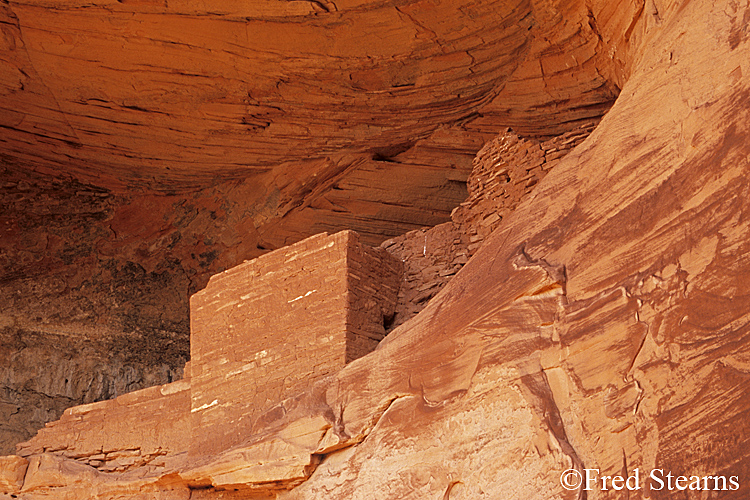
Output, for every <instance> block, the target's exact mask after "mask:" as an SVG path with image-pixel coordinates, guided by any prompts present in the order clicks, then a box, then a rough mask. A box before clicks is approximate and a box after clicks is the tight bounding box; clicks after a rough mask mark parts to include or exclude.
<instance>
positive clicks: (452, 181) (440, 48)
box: [0, 0, 632, 451]
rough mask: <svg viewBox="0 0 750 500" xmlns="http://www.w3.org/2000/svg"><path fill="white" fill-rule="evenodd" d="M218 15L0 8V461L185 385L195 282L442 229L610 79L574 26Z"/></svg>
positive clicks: (597, 39)
mask: <svg viewBox="0 0 750 500" xmlns="http://www.w3.org/2000/svg"><path fill="white" fill-rule="evenodd" d="M214 3H216V5H213V4H211V3H208V2H197V1H188V2H180V3H175V2H164V3H161V2H150V1H139V0H136V1H130V0H128V1H122V2H120V1H114V0H113V1H109V0H104V1H98V0H97V1H95V2H89V1H82V2H79V1H75V0H73V1H68V0H65V1H64V2H49V1H46V0H21V1H16V0H13V1H8V2H3V3H0V31H1V32H2V33H1V35H2V36H0V60H1V61H2V63H1V64H0V172H1V173H0V178H1V180H2V184H0V231H1V232H2V233H1V236H2V238H0V263H1V264H2V268H1V269H0V345H2V346H3V347H2V349H0V366H4V367H7V369H6V371H5V372H4V374H3V375H2V378H1V379H0V387H2V388H3V391H2V393H1V394H0V443H5V444H0V450H5V451H10V450H11V449H12V445H13V443H15V442H17V441H19V440H22V439H26V438H28V437H30V436H31V435H32V433H33V432H34V431H35V430H36V429H37V428H38V427H39V426H40V425H42V424H43V423H44V422H45V421H48V420H50V419H54V418H56V417H58V416H59V415H60V414H61V412H62V410H63V409H64V408H66V407H68V406H70V405H73V404H82V403H89V402H92V401H97V400H101V399H106V398H110V397H115V396H117V395H120V394H123V393H125V392H127V391H131V390H134V389H138V388H142V387H145V386H149V385H153V384H159V383H167V382H169V381H171V380H174V379H176V378H179V377H181V376H182V365H183V363H184V361H185V360H186V359H187V358H188V357H189V346H188V334H189V331H188V297H189V295H190V294H192V293H194V292H196V291H198V290H200V289H201V288H202V287H203V286H205V284H206V282H207V280H208V277H209V276H211V275H212V274H215V273H217V272H221V271H223V270H224V269H227V268H229V267H231V266H233V265H236V264H239V263H240V262H242V261H243V260H246V259H252V258H254V257H257V256H258V255H260V254H262V253H264V252H266V251H268V250H272V249H275V248H279V247H281V246H284V245H287V244H290V243H294V242H296V241H299V240H301V239H303V238H305V237H307V236H310V235H312V234H316V233H319V232H323V231H328V232H331V233H333V232H337V231H339V230H342V229H353V230H356V231H357V232H359V233H360V235H361V236H362V239H363V241H364V242H366V243H369V244H373V245H376V244H379V243H380V242H382V241H383V240H384V239H387V238H390V237H394V236H397V235H400V234H403V233H404V232H407V231H411V230H416V229H419V228H421V227H425V226H427V227H429V226H434V225H436V224H440V223H443V222H446V221H448V220H449V217H450V213H451V211H452V209H453V208H455V206H456V205H458V204H459V203H460V202H461V201H463V200H464V199H465V197H466V189H465V181H466V179H467V177H468V175H469V173H470V171H471V160H472V158H473V157H474V154H475V153H476V151H477V150H479V148H480V147H481V146H482V144H483V143H484V142H485V141H486V140H489V139H491V138H492V137H494V136H495V135H496V133H497V131H498V130H499V129H500V128H501V127H506V126H513V127H514V129H515V130H516V131H517V132H519V133H522V134H532V135H539V136H552V135H556V134H558V133H560V132H564V131H567V130H571V129H575V128H577V127H578V126H579V125H580V124H581V123H585V122H586V121H588V120H589V119H591V118H597V117H599V116H601V115H602V114H603V113H604V112H605V111H606V110H607V109H608V108H609V106H610V105H611V103H612V102H613V100H614V98H615V97H616V95H617V88H618V85H620V83H621V81H622V78H623V76H622V75H623V74H624V71H625V69H626V68H625V66H626V65H625V64H624V63H623V60H625V59H623V58H624V57H625V56H624V54H625V52H623V53H622V54H621V53H620V52H621V51H622V49H618V50H615V51H614V52H612V53H611V54H614V55H615V56H616V57H615V59H614V60H613V59H612V58H611V57H610V55H611V54H610V52H608V50H609V49H608V47H609V45H610V43H613V42H616V41H618V40H619V39H618V38H617V37H618V36H621V35H619V34H616V35H615V36H614V37H613V39H612V40H609V39H607V38H606V37H605V38H604V39H602V38H601V36H600V35H601V34H600V33H599V32H598V31H597V30H598V28H597V26H596V23H593V22H592V21H591V18H590V16H589V14H588V13H587V12H586V10H585V9H584V8H583V6H582V5H579V4H575V5H574V4H571V5H570V6H568V5H567V4H566V5H561V6H558V7H554V6H552V7H550V6H547V5H546V4H538V5H537V4H530V3H528V2H518V1H508V2H503V3H501V4H497V2H490V1H489V0H482V1H479V2H470V3H465V2H453V1H439V2H425V1H414V0H410V1H405V2H399V3H397V4H393V3H391V2H381V1H359V0H357V1H339V2H305V1H293V2H285V1H276V0H257V1H252V2H235V1H233V2H214ZM219 3H220V4H221V5H219ZM562 13H564V15H563V14H562ZM631 14H632V13H631V12H629V11H628V10H627V9H626V14H625V15H626V16H627V15H631ZM82 345H85V346H87V347H86V350H87V351H89V352H87V353H86V355H84V356H82V355H78V354H76V353H77V352H79V351H81V350H82V349H83V348H82V347H81V346H82ZM26 346H32V347H31V349H27V347H26ZM57 346H60V347H61V348H62V351H63V352H64V353H65V354H64V355H62V356H61V355H60V352H59V351H58V349H56V347H57ZM32 351H33V352H32ZM21 358H23V361H22V360H21ZM31 364H33V365H41V366H45V365H55V366H61V365H64V366H65V369H64V370H62V371H63V372H64V373H61V374H59V375H55V380H59V381H60V382H62V381H64V380H68V382H62V383H60V384H58V383H57V382H54V383H53V382H52V381H49V380H46V379H45V375H44V374H39V373H35V372H33V370H32V371H30V370H29V369H28V366H29V365H31ZM56 384H57V385H61V386H62V387H53V386H55V385H56ZM66 384H67V385H66ZM32 408H33V410H32ZM5 422H10V423H9V424H7V425H6V424H5Z"/></svg>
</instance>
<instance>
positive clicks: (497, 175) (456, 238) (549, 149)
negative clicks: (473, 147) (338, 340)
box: [381, 123, 595, 329]
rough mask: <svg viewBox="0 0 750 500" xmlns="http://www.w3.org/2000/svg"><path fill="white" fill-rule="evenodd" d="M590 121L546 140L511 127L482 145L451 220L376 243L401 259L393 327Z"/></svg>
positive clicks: (442, 281) (462, 260)
mask: <svg viewBox="0 0 750 500" xmlns="http://www.w3.org/2000/svg"><path fill="white" fill-rule="evenodd" d="M594 127H595V123H590V124H585V125H582V126H581V128H580V129H577V130H573V131H571V132H566V133H565V134H562V135H559V136H556V137H554V138H552V139H549V140H546V141H542V142H540V141H537V140H534V139H521V138H519V137H518V135H516V134H515V133H513V132H511V131H505V132H503V133H501V134H500V136H498V137H496V138H494V139H493V140H491V141H489V142H488V143H487V144H485V146H484V147H482V149H481V150H480V151H479V153H477V156H476V158H474V162H473V164H474V168H473V170H472V172H471V175H470V176H469V179H468V188H469V197H468V199H467V200H465V201H464V202H462V203H461V204H460V205H459V206H458V207H456V208H455V209H454V210H453V212H452V213H451V219H452V221H451V222H446V223H444V224H440V225H437V226H435V227H432V228H423V229H420V230H417V231H410V232H408V233H406V234H404V235H402V236H398V237H396V238H393V239H390V240H387V241H384V242H383V244H382V245H381V246H382V247H383V248H385V249H386V250H388V251H389V252H390V253H392V254H393V255H395V256H396V257H398V258H400V259H401V260H403V261H404V264H405V268H406V270H405V275H404V281H403V283H402V284H401V288H400V289H399V298H398V303H397V305H396V314H395V316H394V318H393V321H392V322H391V323H390V325H389V326H390V328H391V329H393V328H395V327H397V326H399V325H401V324H402V323H404V322H406V321H407V320H409V319H411V318H412V317H414V315H416V314H417V313H419V311H421V310H422V309H424V307H425V306H426V305H427V303H428V301H429V300H430V299H431V298H432V297H434V296H435V295H436V294H437V293H438V292H439V291H440V290H441V289H442V288H443V287H444V286H445V285H446V284H447V283H448V282H449V281H450V280H451V279H452V278H453V276H455V274H456V273H457V272H458V271H459V270H460V269H461V268H462V267H463V266H464V264H466V263H467V262H468V260H469V259H470V258H471V256H473V255H474V253H475V252H476V251H477V249H478V248H479V247H480V246H481V245H482V243H483V242H484V240H485V239H486V238H487V237H488V236H489V235H490V234H491V233H492V231H494V230H495V228H497V227H498V226H499V225H500V223H501V222H502V220H503V219H504V218H505V217H507V216H508V215H509V214H510V213H511V212H513V210H515V208H516V207H517V206H518V204H519V203H520V202H521V201H522V200H523V199H524V198H526V197H527V196H528V195H530V194H531V192H532V190H533V189H534V186H536V185H537V183H538V182H539V181H540V180H541V179H542V178H543V177H544V176H545V175H547V173H548V172H549V171H550V170H551V169H552V168H553V167H554V166H555V165H556V164H557V163H558V162H559V161H560V159H561V158H563V157H564V156H565V155H566V154H567V153H568V152H570V150H572V149H573V148H574V147H575V146H577V145H578V144H580V143H581V142H583V140H584V139H585V138H586V137H588V135H589V134H590V133H591V130H593V128H594Z"/></svg>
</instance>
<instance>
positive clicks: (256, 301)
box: [190, 231, 403, 454]
mask: <svg viewBox="0 0 750 500" xmlns="http://www.w3.org/2000/svg"><path fill="white" fill-rule="evenodd" d="M402 273H403V268H402V263H401V262H400V261H399V260H397V259H395V258H394V257H392V256H391V255H390V254H388V253H387V252H386V251H385V250H383V249H380V248H370V247H366V246H363V245H360V243H359V237H358V235H357V233H354V232H352V231H342V232H340V233H337V234H334V235H332V236H329V235H327V234H325V233H323V234H319V235H316V236H313V237H311V238H308V239H306V240H303V241H301V242H299V243H296V244H294V245H291V246H288V247H284V248H281V249H279V250H276V251H273V252H270V253H268V254H265V255H263V256H261V257H258V258H257V259H254V260H252V261H248V262H245V263H243V264H241V265H239V266H237V267H234V268H232V269H229V270H227V271H225V272H223V273H221V274H217V275H215V276H213V277H212V278H211V280H210V281H209V283H208V286H207V287H206V288H205V289H204V290H202V291H201V292H198V293H196V294H195V295H193V297H192V298H191V300H190V310H191V319H190V322H191V346H190V354H191V361H190V377H191V381H190V382H191V427H192V429H193V436H192V440H191V446H190V449H191V452H192V453H195V454H205V453H214V452H218V451H221V450H224V449H227V448H229V447H230V446H232V445H234V444H236V443H238V442H239V441H240V440H241V439H242V438H243V437H245V436H247V435H248V434H249V433H250V432H251V426H252V423H253V420H254V418H255V417H256V416H258V414H259V413H260V412H261V411H263V410H266V409H268V408H269V407H271V406H273V405H274V404H277V403H278V402H280V401H282V400H284V399H286V398H288V397H290V396H292V395H294V394H296V393H299V392H302V391H303V390H305V389H306V388H307V387H308V386H310V385H311V384H312V383H313V382H315V381H317V380H319V379H321V378H323V377H325V376H327V375H329V374H332V373H334V372H336V371H337V370H339V369H340V368H342V367H343V366H344V365H345V364H346V363H348V362H350V361H353V360H355V359H357V358H359V357H361V356H363V355H365V354H367V353H369V352H371V351H372V350H373V349H375V347H376V346H377V344H378V342H379V341H380V340H381V339H382V338H383V337H384V336H385V329H384V325H383V324H384V320H385V319H387V318H388V317H390V316H392V315H393V313H394V308H395V304H396V299H397V295H398V288H399V283H400V281H401V276H402Z"/></svg>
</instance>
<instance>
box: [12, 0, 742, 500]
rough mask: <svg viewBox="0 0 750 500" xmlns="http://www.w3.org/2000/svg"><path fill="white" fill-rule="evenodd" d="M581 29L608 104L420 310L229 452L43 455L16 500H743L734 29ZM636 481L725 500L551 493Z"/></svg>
mask: <svg viewBox="0 0 750 500" xmlns="http://www.w3.org/2000/svg"><path fill="white" fill-rule="evenodd" d="M536 7H537V8H540V9H541V10H540V11H541V12H545V13H547V14H548V15H549V17H550V18H554V17H555V16H554V14H555V11H554V9H553V8H552V6H551V5H549V4H546V3H543V4H537V5H536ZM579 7H581V11H580V14H581V16H578V17H576V19H581V20H584V21H585V22H586V26H588V28H589V29H591V30H592V31H594V32H595V33H597V34H598V37H600V38H599V39H600V42H601V44H599V43H597V44H596V48H595V49H592V50H594V51H595V52H596V53H600V54H606V56H607V57H611V58H612V60H613V61H615V63H613V67H611V68H610V69H611V71H612V73H611V75H613V76H612V78H613V79H615V80H616V81H619V82H620V83H622V92H621V94H620V96H619V98H618V101H617V102H616V104H615V105H614V107H613V108H612V110H611V111H610V112H609V114H607V115H606V116H605V117H604V119H603V120H602V121H601V123H600V124H599V126H598V127H597V128H596V130H594V131H593V132H592V134H591V135H590V136H589V137H588V138H587V139H586V140H585V141H584V142H583V143H581V144H579V145H578V146H577V147H575V148H574V149H573V150H572V151H571V152H570V153H569V154H568V155H566V156H565V157H564V158H562V159H561V160H560V161H559V163H558V164H557V166H556V167H555V168H554V169H552V170H551V171H550V172H549V173H548V174H547V175H546V176H545V177H544V178H543V179H542V180H541V181H540V182H539V183H538V184H537V185H536V187H535V189H534V191H533V192H532V193H531V194H530V195H529V196H527V197H525V198H524V199H523V200H522V201H521V202H520V204H519V205H518V207H517V208H516V210H515V211H514V212H513V213H511V214H509V215H507V217H505V218H504V219H503V220H502V221H501V222H500V223H499V225H498V226H497V228H496V229H495V231H494V232H493V233H492V234H491V235H489V236H488V237H487V238H486V239H485V240H484V243H483V244H482V246H481V248H479V249H478V250H477V251H476V253H475V254H474V256H473V257H472V258H471V260H470V261H469V262H467V263H466V265H465V266H463V268H462V269H461V270H460V272H458V273H457V274H456V275H455V277H454V278H453V279H452V280H451V281H450V283H448V284H447V285H445V287H444V288H443V289H442V290H441V291H440V292H439V293H438V294H437V295H436V296H435V297H434V298H432V299H431V300H430V302H429V304H428V305H427V307H425V308H424V309H423V310H422V311H421V312H420V313H419V314H417V315H416V316H414V317H413V318H412V319H411V320H410V321H408V322H406V323H404V324H402V325H401V326H400V327H398V328H397V329H395V330H394V331H393V332H391V334H390V335H389V336H388V337H387V338H386V339H385V340H384V341H383V342H382V343H381V344H380V347H379V348H378V349H377V350H376V351H375V352H374V353H372V354H370V355H368V356H365V357H363V358H361V359H359V360H357V361H355V362H353V363H350V364H349V365H348V366H346V367H345V368H343V369H342V370H340V371H339V372H337V373H336V374H334V375H332V376H331V377H329V378H326V379H322V380H320V381H318V382H317V383H316V384H314V385H313V387H312V388H310V389H308V390H306V391H305V392H303V393H301V394H299V395H297V396H294V397H292V398H289V399H287V400H285V401H283V402H281V403H280V404H279V405H278V406H277V407H275V408H272V409H270V410H268V411H267V412H265V413H264V414H263V415H261V416H260V417H259V418H258V419H257V423H258V425H257V426H256V427H255V428H254V429H253V432H252V433H249V434H247V435H245V436H244V441H242V442H239V443H237V444H236V446H234V447H233V448H230V449H228V450H225V451H224V452H222V453H220V454H217V455H213V456H211V457H206V458H205V459H204V460H200V461H195V462H191V461H190V460H188V461H187V462H183V463H181V464H179V465H176V466H175V467H174V468H172V469H169V470H167V469H166V468H162V469H154V468H149V467H148V466H146V467H142V468H137V469H134V470H132V471H129V472H124V473H116V472H115V473H105V472H101V471H97V470H94V469H93V468H92V467H90V466H88V465H84V464H82V463H80V462H77V461H76V460H74V459H71V458H65V457H62V456H57V455H51V454H39V455H35V456H31V457H30V464H29V466H28V471H27V472H26V474H25V478H24V485H23V487H22V489H21V492H20V494H19V495H18V496H19V498H26V499H34V498H44V497H45V496H46V497H50V496H53V497H54V498H86V497H87V496H88V497H98V498H117V497H118V496H120V497H122V496H131V497H134V498H137V496H138V495H141V496H149V497H154V498H231V497H233V496H235V497H246V498H247V497H251V498H252V497H253V496H258V497H263V496H265V497H271V498H273V497H276V498H279V499H285V498H286V499H290V498H296V499H305V498H334V499H335V498H342V499H343V498H347V499H351V498H367V499H369V498H393V499H396V498H398V499H402V498H430V497H436V498H444V499H446V498H450V499H453V500H455V499H460V498H466V499H468V498H471V499H476V498H571V499H572V498H584V497H586V498H620V497H622V496H623V494H625V493H626V494H627V496H628V497H629V498H684V497H688V498H691V495H692V497H696V498H704V497H708V498H710V497H712V496H717V497H720V498H729V499H732V498H737V499H739V498H745V497H746V496H747V494H748V488H749V487H750V483H748V478H750V455H749V453H750V452H749V451H748V450H750V446H748V444H749V443H748V436H750V429H748V422H749V421H750V420H748V416H749V414H748V407H747V404H746V401H747V399H748V388H749V387H750V385H748V374H749V373H750V367H749V366H750V365H748V360H749V359H750V353H749V352H748V346H749V345H750V343H749V342H748V340H750V339H748V335H749V334H750V333H749V332H750V329H749V328H748V325H749V324H750V318H749V317H748V312H749V311H750V300H749V299H748V297H750V289H748V283H749V281H748V279H747V278H748V273H750V268H749V267H748V264H749V260H748V255H750V248H749V247H748V242H750V224H748V220H747V213H748V211H749V210H750V207H749V206H748V203H749V201H748V200H750V191H749V190H748V184H747V182H746V179H747V178H748V174H749V170H750V164H749V159H750V147H749V146H748V144H750V143H748V141H747V137H748V135H749V134H750V128H749V127H748V123H750V104H749V103H750V91H749V90H748V88H749V87H750V85H749V84H748V78H747V76H746V75H747V73H748V68H747V67H746V65H747V61H748V60H750V57H749V56H750V47H749V46H748V30H747V22H748V19H750V5H748V4H747V2H745V3H739V2H737V3H715V2H709V1H693V2H688V3H678V2H666V1H665V2H653V1H649V2H646V3H642V4H624V3H622V2H609V3H593V4H591V5H589V6H588V8H584V6H579ZM542 8H543V9H542ZM572 12H576V11H575V10H572ZM570 15H571V16H573V14H570ZM561 17H562V16H561ZM574 17H575V16H574ZM565 19H569V18H568V17H566V18H565ZM572 26H576V23H575V22H573V23H572ZM578 29H580V25H578ZM534 43H536V44H539V45H542V44H544V43H546V42H545V41H544V39H543V38H542V37H540V38H536V39H534ZM567 54H568V53H565V55H567ZM562 65H563V66H564V62H563V63H562ZM544 68H545V64H541V65H539V72H540V73H541V74H542V75H544V74H545V73H544V71H543V69H544ZM707 68H710V71H709V70H707ZM528 74H529V75H532V76H533V73H532V72H531V71H529V73H528ZM608 76H610V75H608ZM618 78H619V80H617V79H618ZM528 80H529V81H527V82H525V85H520V84H517V85H516V88H517V89H518V88H521V89H524V90H527V89H528V90H529V92H532V90H531V89H533V85H532V84H531V83H532V82H533V81H534V79H533V78H532V77H530V78H529V79H528ZM540 80H542V81H544V79H541V78H540ZM508 106H510V104H508ZM519 109H523V106H520V107H519ZM542 113H543V111H542V112H541V113H540V114H542ZM636 468H637V469H639V470H640V471H641V474H642V477H644V476H647V475H648V472H649V471H650V470H654V469H661V470H663V471H664V473H665V474H666V472H671V473H672V474H674V475H686V476H690V475H695V476H696V477H699V476H700V477H708V476H722V477H727V478H731V477H734V478H736V479H737V484H738V485H739V488H738V489H734V490H732V489H729V488H727V489H726V490H724V491H715V490H714V488H711V487H710V486H713V484H708V486H709V488H707V489H708V490H710V491H699V490H695V489H694V490H690V491H678V490H674V489H673V491H667V490H662V491H649V486H650V483H648V482H646V481H645V480H644V481H642V482H641V485H640V486H641V489H640V490H635V491H629V492H618V491H614V490H612V489H609V490H607V491H601V489H597V488H595V489H593V490H591V491H582V490H581V488H580V487H577V488H574V489H572V490H566V489H564V487H563V485H562V484H561V482H560V477H561V473H562V472H563V471H565V470H566V469H573V470H576V471H579V472H581V471H583V470H584V469H597V470H598V474H599V475H600V476H604V475H607V476H613V475H616V474H622V475H629V474H632V473H633V471H634V470H635V469H636ZM698 486H699V487H700V488H701V490H703V489H704V488H703V487H701V486H702V485H701V484H699V485H698ZM222 488H226V489H227V490H226V491H225V490H222ZM238 488H244V489H245V491H241V492H237V493H232V492H230V491H231V490H234V489H238Z"/></svg>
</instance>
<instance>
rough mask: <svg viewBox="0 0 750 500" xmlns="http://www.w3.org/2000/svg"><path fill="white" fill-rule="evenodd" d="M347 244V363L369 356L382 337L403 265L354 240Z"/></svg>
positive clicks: (396, 296) (386, 253) (393, 303)
mask: <svg viewBox="0 0 750 500" xmlns="http://www.w3.org/2000/svg"><path fill="white" fill-rule="evenodd" d="M353 234H356V233H353ZM348 243H349V251H348V252H347V266H346V268H347V276H346V279H347V290H348V293H349V298H348V299H347V302H348V303H347V308H346V310H347V318H346V325H347V326H346V362H347V363H349V362H351V361H354V360H355V359H357V358H361V357H362V356H364V355H365V354H368V353H370V352H372V351H373V350H374V349H375V348H376V347H377V346H378V343H379V342H380V341H381V340H383V338H384V337H385V334H386V330H385V326H386V324H387V323H389V322H390V321H392V320H393V315H394V314H395V312H396V299H397V298H398V289H399V281H400V280H401V279H402V275H403V264H402V263H401V262H399V261H398V260H396V259H394V258H393V257H392V256H391V255H390V254H389V253H388V252H386V251H385V250H384V249H382V248H371V247H368V246H363V245H360V244H359V242H358V239H357V238H355V237H350V238H349V242H348Z"/></svg>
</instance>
